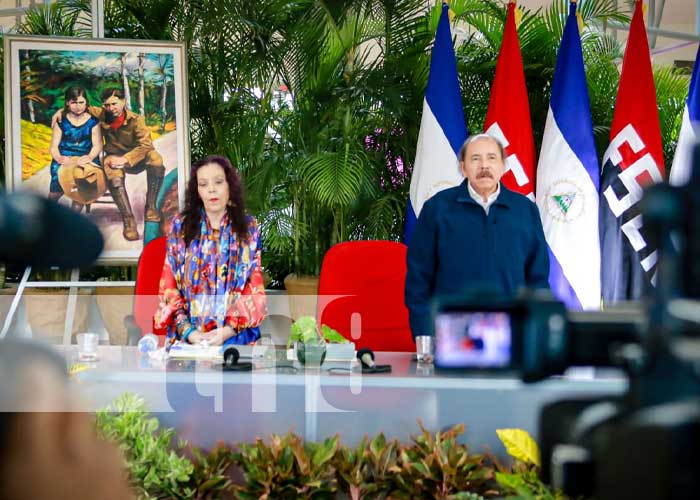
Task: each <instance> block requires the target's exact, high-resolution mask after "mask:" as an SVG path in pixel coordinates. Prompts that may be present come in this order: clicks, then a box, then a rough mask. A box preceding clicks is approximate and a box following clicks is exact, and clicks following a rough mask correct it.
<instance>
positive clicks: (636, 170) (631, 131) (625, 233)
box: [600, 0, 665, 305]
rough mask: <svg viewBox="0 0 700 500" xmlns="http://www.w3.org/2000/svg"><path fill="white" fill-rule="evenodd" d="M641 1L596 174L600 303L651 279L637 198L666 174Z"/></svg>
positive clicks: (653, 253)
mask: <svg viewBox="0 0 700 500" xmlns="http://www.w3.org/2000/svg"><path fill="white" fill-rule="evenodd" d="M643 18H644V14H643V12H642V2H641V0H636V2H635V7H634V15H633V16H632V23H631V24H630V31H629V36H628V38H627V47H625V56H624V58H623V60H622V72H621V74H620V85H619V87H618V92H617V100H616V101H615V112H614V114H613V121H612V124H611V126H610V145H609V146H608V149H607V150H606V151H605V155H604V156H603V173H602V175H601V179H600V244H601V290H602V295H603V303H604V305H608V304H613V303H615V302H617V301H621V300H637V299H639V298H641V296H642V295H643V294H644V291H645V289H646V288H647V286H648V285H649V284H652V285H653V284H655V282H656V265H657V261H658V251H657V249H656V248H655V246H654V245H653V244H652V243H651V242H650V241H649V238H648V235H647V231H646V229H645V227H644V221H643V220H642V214H641V211H640V206H639V201H640V200H641V199H642V193H643V190H644V188H645V187H647V186H648V185H649V184H652V183H657V182H662V181H663V179H664V176H665V168H664V156H663V149H662V146H661V127H660V125H659V111H658V108H657V106H656V91H655V90H654V75H653V73H652V71H651V57H650V54H649V42H648V40H647V33H646V30H645V28H644V19H643Z"/></svg>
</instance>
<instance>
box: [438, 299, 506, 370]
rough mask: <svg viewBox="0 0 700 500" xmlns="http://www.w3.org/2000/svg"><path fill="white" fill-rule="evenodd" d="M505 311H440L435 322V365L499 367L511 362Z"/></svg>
mask: <svg viewBox="0 0 700 500" xmlns="http://www.w3.org/2000/svg"><path fill="white" fill-rule="evenodd" d="M511 343H512V338H511V324H510V317H509V316H508V314H507V313H505V312H442V313H440V314H439V315H438V316H437V318H436V321H435V363H436V364H437V365H438V366H442V367H445V368H498V367H507V366H509V365H510V361H511Z"/></svg>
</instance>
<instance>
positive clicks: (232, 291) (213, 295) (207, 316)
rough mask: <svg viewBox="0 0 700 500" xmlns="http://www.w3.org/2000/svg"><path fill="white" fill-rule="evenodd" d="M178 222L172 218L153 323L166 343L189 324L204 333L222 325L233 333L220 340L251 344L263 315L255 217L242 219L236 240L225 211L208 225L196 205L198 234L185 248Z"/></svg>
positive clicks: (180, 222) (262, 287)
mask: <svg viewBox="0 0 700 500" xmlns="http://www.w3.org/2000/svg"><path fill="white" fill-rule="evenodd" d="M182 223H183V217H182V215H177V216H175V217H174V218H173V228H172V231H171V233H170V236H169V237H168V242H167V250H166V259H165V264H164V266H163V273H162V275H161V279H160V291H159V295H160V305H159V309H158V311H157V312H156V315H155V318H154V323H155V327H156V328H167V332H168V339H169V341H170V342H171V343H172V342H174V341H175V340H177V339H179V338H180V337H181V336H182V335H183V333H185V332H187V331H188V330H190V327H191V326H193V327H195V328H196V329H198V330H200V331H203V332H208V331H211V330H215V329H217V328H221V327H223V326H226V325H228V326H230V327H231V328H233V329H234V331H235V332H236V334H235V335H233V336H232V337H230V338H229V339H228V340H226V342H225V344H248V343H250V342H254V341H255V340H257V339H258V338H259V337H260V328H258V326H259V325H260V323H262V320H263V319H264V318H265V314H266V313H267V303H266V297H265V286H264V284H263V276H262V270H261V266H260V231H259V230H258V225H257V223H256V221H255V219H254V218H253V217H248V234H246V235H245V238H243V239H242V241H241V240H239V239H238V238H236V233H235V232H234V229H233V227H232V225H231V223H230V222H229V220H228V216H227V215H224V217H223V219H222V220H221V223H220V225H219V227H218V228H216V229H214V228H212V227H211V225H210V224H209V219H208V217H207V216H206V214H205V212H204V210H203V209H202V224H201V229H200V235H199V237H196V238H194V239H193V240H192V241H191V242H190V244H189V246H186V245H185V238H184V228H183V224H182Z"/></svg>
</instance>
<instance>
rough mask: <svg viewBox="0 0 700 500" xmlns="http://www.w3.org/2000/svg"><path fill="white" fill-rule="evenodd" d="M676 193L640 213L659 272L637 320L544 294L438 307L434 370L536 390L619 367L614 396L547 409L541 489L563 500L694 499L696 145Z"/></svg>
mask: <svg viewBox="0 0 700 500" xmlns="http://www.w3.org/2000/svg"><path fill="white" fill-rule="evenodd" d="M693 159H694V161H693V165H694V166H695V169H694V171H693V173H692V176H691V179H690V181H689V182H688V184H686V185H685V186H682V187H672V186H670V185H668V184H657V185H654V186H652V187H650V188H649V189H647V190H646V192H645V194H644V198H643V199H642V201H641V202H640V203H641V213H642V215H643V218H644V230H645V237H646V240H647V243H648V244H651V245H652V246H653V247H654V248H657V249H658V259H659V260H658V268H657V269H658V274H657V275H656V283H655V286H654V287H650V289H649V292H648V294H647V297H646V299H645V301H644V302H643V303H642V305H643V306H644V313H643V314H639V313H637V314H634V313H633V314H630V313H624V312H619V311H606V312H588V313H585V312H579V313H572V312H567V311H566V310H565V308H564V305H563V304H561V303H560V302H558V301H556V300H554V299H553V298H552V297H551V296H549V295H545V294H539V293H537V292H529V293H525V294H523V295H520V296H518V297H515V298H511V299H504V298H499V297H497V296H495V295H494V296H488V295H485V294H483V293H480V294H478V295H477V294H474V295H473V296H467V297H462V298H460V299H454V298H451V299H444V300H438V301H437V302H436V306H435V309H434V319H435V336H436V338H435V364H436V367H437V368H439V369H459V370H470V371H471V370H488V371H511V372H516V373H517V374H518V375H519V376H520V377H521V378H522V379H523V380H524V381H526V382H535V381H537V380H541V379H543V378H545V377H548V376H551V375H557V374H561V373H563V372H564V371H565V369H566V368H568V367H570V366H578V365H581V366H595V367H616V368H619V369H621V370H622V371H623V372H624V373H625V374H626V376H627V378H628V379H629V387H628V390H627V392H626V393H625V394H624V395H623V396H621V397H607V398H585V399H583V398H582V399H570V400H564V401H557V402H554V403H551V404H549V405H546V406H545V407H544V408H543V410H542V413H541V415H540V423H539V441H540V448H541V451H542V475H543V479H544V480H545V481H547V482H550V483H552V484H553V485H554V486H555V487H557V488H559V489H562V490H563V491H564V493H566V494H567V495H569V496H571V497H572V498H581V497H583V498H595V499H596V500H624V499H635V500H641V499H645V500H646V499H673V500H677V499H679V500H680V499H683V500H685V499H688V500H690V499H696V498H700V300H699V299H700V145H698V146H696V148H695V150H694V156H693Z"/></svg>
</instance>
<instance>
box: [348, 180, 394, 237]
mask: <svg viewBox="0 0 700 500" xmlns="http://www.w3.org/2000/svg"><path fill="white" fill-rule="evenodd" d="M405 200H406V198H405V197H402V196H401V195H400V193H397V192H389V193H385V194H383V195H382V196H380V197H379V198H377V199H375V200H374V201H372V202H371V203H370V204H369V205H368V206H367V207H366V211H363V212H361V214H360V218H358V219H357V220H356V221H355V224H354V228H353V230H352V231H353V232H352V235H351V237H352V239H376V240H394V241H398V240H400V239H401V232H400V228H401V226H402V225H403V219H404V216H405V213H406V201H405Z"/></svg>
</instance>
